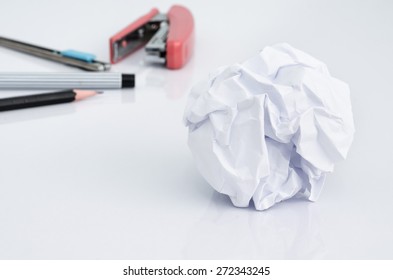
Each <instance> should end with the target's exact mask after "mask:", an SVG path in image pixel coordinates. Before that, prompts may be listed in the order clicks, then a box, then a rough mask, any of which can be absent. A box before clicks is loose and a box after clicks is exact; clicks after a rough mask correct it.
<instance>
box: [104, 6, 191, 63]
mask: <svg viewBox="0 0 393 280" xmlns="http://www.w3.org/2000/svg"><path fill="white" fill-rule="evenodd" d="M109 44H110V57H111V63H112V64H114V63H117V62H119V61H121V60H122V59H124V58H125V57H127V56H128V55H130V54H131V53H133V52H134V51H136V50H137V49H140V48H141V47H143V46H145V51H146V53H147V60H148V61H151V62H158V63H163V64H165V66H166V67H167V68H169V69H179V68H181V67H183V66H184V65H185V64H186V63H187V61H188V60H189V59H190V57H191V54H192V52H193V48H194V19H193V16H192V14H191V12H190V11H189V10H188V9H187V8H185V7H182V6H178V5H174V6H172V7H171V8H170V10H169V11H168V13H167V14H162V13H160V12H159V11H158V10H157V9H152V10H151V11H150V12H149V13H148V14H146V15H144V16H142V17H140V18H139V19H138V20H136V21H135V22H133V23H131V24H130V25H128V26H127V27H126V28H124V29H123V30H121V31H120V32H119V33H117V34H116V35H114V36H112V37H111V38H110V40H109Z"/></svg>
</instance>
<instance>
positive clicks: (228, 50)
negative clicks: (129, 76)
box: [0, 0, 393, 259]
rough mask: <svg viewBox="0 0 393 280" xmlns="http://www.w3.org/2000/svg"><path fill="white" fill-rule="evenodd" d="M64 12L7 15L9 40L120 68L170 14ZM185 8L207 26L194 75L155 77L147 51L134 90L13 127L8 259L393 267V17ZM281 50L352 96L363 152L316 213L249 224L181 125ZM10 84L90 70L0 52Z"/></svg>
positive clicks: (5, 133) (40, 1) (0, 189)
mask: <svg viewBox="0 0 393 280" xmlns="http://www.w3.org/2000/svg"><path fill="white" fill-rule="evenodd" d="M3 2H4V3H3ZM178 2H181V1H178ZM64 3H65V2H63V1H49V0H46V1H45V0H37V1H27V0H26V1H5V0H1V9H0V35H1V36H5V37H11V38H15V39H22V40H24V41H27V42H32V43H37V44H40V45H43V46H47V47H53V48H56V49H68V48H73V49H78V50H82V51H88V52H92V53H95V54H97V55H98V57H99V58H100V59H102V60H108V59H109V50H108V48H109V47H108V45H109V44H108V38H109V37H110V36H111V35H113V34H114V33H116V32H117V31H119V30H120V29H122V28H123V27H125V26H126V25H128V24H129V23H130V22H131V21H133V20H135V19H136V18H137V17H139V16H140V15H143V14H144V13H146V12H148V11H149V10H150V9H151V8H152V7H158V8H159V9H160V10H161V11H166V10H168V8H169V7H170V6H171V4H172V3H171V1H131V0H124V1H80V0H78V1H77V0H71V1H67V4H64ZM184 5H186V6H187V7H189V9H190V10H192V12H193V13H194V16H195V21H196V46H195V54H194V56H193V58H192V60H191V62H190V63H189V64H188V65H187V67H185V68H184V69H182V70H179V71H170V70H166V69H164V68H160V67H155V66H151V65H144V64H143V63H142V61H143V55H144V53H143V50H140V51H138V52H137V53H135V54H134V55H132V56H131V57H129V58H128V59H126V60H125V61H123V62H122V63H120V64H118V65H115V66H113V70H114V71H122V72H135V73H136V74H137V86H136V88H135V89H133V90H112V91H107V92H106V93H105V94H104V95H101V96H98V97H95V98H91V99H89V100H86V101H83V102H79V103H73V104H64V105H57V106H51V107H49V106H48V107H44V108H34V109H28V110H20V111H12V112H6V113H1V114H0V258H1V259H217V258H220V259H227V258H228V259H243V258H246V259H265V258H268V259H314V258H318V259H319V258H327V259H348V258H354V259H387V258H388V259H391V258H393V217H392V215H393V202H392V200H393V185H392V179H391V177H392V174H393V173H392V170H391V169H392V167H393V153H392V151H393V149H392V125H391V121H392V120H393V110H392V103H393V92H392V85H391V83H392V81H393V72H392V70H391V68H392V66H391V65H392V62H393V55H392V50H393V34H392V32H391V27H392V26H393V17H392V12H393V4H392V2H389V1H345V2H343V1H247V0H244V1H184ZM278 42H288V43H290V44H292V45H293V46H295V47H297V48H299V49H301V50H304V51H306V52H308V53H310V54H312V55H314V56H315V57H317V58H319V59H321V60H322V61H324V62H326V63H327V65H328V67H329V69H330V71H331V73H332V75H334V76H335V77H338V78H340V79H342V80H344V81H346V82H347V83H349V85H350V87H351V90H352V92H351V94H352V102H353V111H354V116H355V125H356V129H357V132H356V135H355V141H354V143H353V146H352V148H351V150H350V153H349V156H348V159H347V160H346V161H344V162H342V163H340V164H338V165H337V166H336V170H335V172H334V173H333V174H330V175H329V176H328V179H327V182H326V185H325V189H324V191H323V193H322V195H321V197H320V200H319V201H318V202H316V203H310V202H306V201H291V202H285V203H281V204H280V205H278V206H276V207H274V208H272V209H271V210H268V211H265V212H258V211H255V210H254V209H253V207H250V208H248V209H239V208H235V207H233V206H232V204H231V203H230V201H229V199H228V198H227V197H225V196H223V195H220V194H218V193H215V192H214V191H213V190H212V188H210V187H209V186H208V185H207V183H206V182H205V181H204V179H203V178H202V177H201V176H200V175H199V174H198V172H197V170H196V167H195V165H194V162H193V159H192V156H191V153H190V151H189V150H188V147H187V130H186V128H185V127H184V126H183V124H182V116H183V110H184V106H185V102H186V97H187V94H188V92H189V89H190V87H191V86H192V85H193V84H194V83H195V82H197V81H199V80H201V79H203V78H204V77H205V76H206V75H207V74H208V72H209V71H210V70H213V69H215V68H216V67H218V66H221V65H226V64H232V63H235V62H239V61H242V60H244V59H246V58H248V57H250V56H252V55H254V54H255V53H257V52H258V50H260V49H262V48H263V47H264V46H266V45H270V44H274V43H278ZM0 71H79V70H75V69H73V68H69V67H67V66H63V65H59V64H56V63H53V62H48V61H45V60H42V59H39V58H34V57H30V56H27V55H24V54H20V53H16V52H13V51H10V50H6V49H3V48H1V49H0ZM20 93H21V92H10V91H8V92H5V91H2V92H0V95H1V96H4V97H5V96H9V95H12V94H20Z"/></svg>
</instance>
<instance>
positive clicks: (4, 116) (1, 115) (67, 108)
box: [0, 104, 76, 125]
mask: <svg viewBox="0 0 393 280" xmlns="http://www.w3.org/2000/svg"><path fill="white" fill-rule="evenodd" d="M75 112H76V109H75V106H74V104H59V105H51V106H44V107H37V108H29V109H22V110H14V111H8V112H0V125H1V124H11V123H17V122H27V121H34V120H39V119H46V118H52V117H58V116H64V115H69V114H73V113H75Z"/></svg>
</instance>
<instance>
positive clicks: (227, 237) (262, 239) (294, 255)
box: [184, 193, 326, 259]
mask: <svg viewBox="0 0 393 280" xmlns="http://www.w3.org/2000/svg"><path fill="white" fill-rule="evenodd" d="M230 204H231V203H230V201H229V199H228V198H227V197H226V196H224V195H221V194H219V193H214V195H213V196H212V199H211V203H210V205H209V207H208V209H207V210H206V214H205V215H204V216H203V217H202V218H201V219H200V221H199V222H198V223H197V224H196V225H195V226H194V228H193V229H192V231H191V232H190V235H189V240H188V242H187V245H186V247H185V249H184V257H185V258H190V259H206V258H207V259H315V258H322V257H323V256H324V255H325V254H326V248H325V245H324V241H323V239H322V236H321V234H320V230H319V216H318V209H317V205H316V204H313V203H309V202H306V201H300V200H297V201H296V200H294V201H288V202H285V203H282V204H279V205H277V206H275V207H273V208H271V209H269V210H267V211H263V212H259V211H255V210H254V209H252V208H251V207H250V208H247V209H239V208H235V207H233V206H232V205H230ZM252 207H253V206H252Z"/></svg>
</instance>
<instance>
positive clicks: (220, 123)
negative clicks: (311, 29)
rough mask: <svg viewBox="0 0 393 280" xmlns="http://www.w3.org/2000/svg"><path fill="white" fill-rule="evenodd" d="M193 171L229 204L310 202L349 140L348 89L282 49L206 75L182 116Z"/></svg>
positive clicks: (320, 66) (311, 61)
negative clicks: (224, 197)
mask: <svg viewBox="0 0 393 280" xmlns="http://www.w3.org/2000/svg"><path fill="white" fill-rule="evenodd" d="M184 118H185V123H186V125H187V126H188V127H189V147H190V149H191V151H192V153H193V155H194V158H195V161H196V165H197V167H198V169H199V171H200V173H201V174H202V175H203V177H204V178H205V179H206V180H207V181H208V183H209V184H210V185H211V186H213V188H214V189H216V190H217V191H218V192H220V193H224V194H227V195H228V196H229V197H230V198H231V200H232V202H233V204H234V205H235V206H238V207H247V206H248V205H249V202H250V200H251V198H252V199H253V201H254V205H255V207H256V209H258V210H264V209H267V208H269V207H271V206H273V205H274V204H276V203H278V202H280V201H283V200H286V199H289V198H291V197H303V198H307V199H309V200H311V201H315V200H316V199H317V198H318V196H319V194H320V192H321V189H322V187H323V184H324V180H325V176H326V173H328V172H332V171H333V168H334V164H335V163H336V162H337V161H339V160H342V159H345V157H346V155H347V152H348V149H349V147H350V145H351V143H352V139H353V135H354V131H355V129H354V123H353V117H352V110H351V101H350V94H349V87H348V85H347V84H345V83H344V82H342V81H340V80H338V79H336V78H333V77H332V76H330V74H329V72H328V70H327V67H326V65H325V64H324V63H322V62H320V61H319V60H317V59H315V58H313V57H312V56H310V55H308V54H306V53H304V52H302V51H299V50H297V49H295V48H293V47H291V46H290V45H288V44H277V45H274V46H269V47H266V48H264V49H263V51H261V52H260V53H259V54H258V55H256V56H255V57H252V58H250V59H249V60H247V61H245V62H243V63H241V64H235V65H232V66H229V67H223V68H220V69H218V70H217V71H216V72H214V73H212V74H211V75H210V77H209V79H208V80H207V81H203V82H201V83H199V84H197V85H196V86H195V87H194V88H193V89H192V90H191V93H190V96H189V100H188V104H187V107H186V110H185V116H184Z"/></svg>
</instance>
